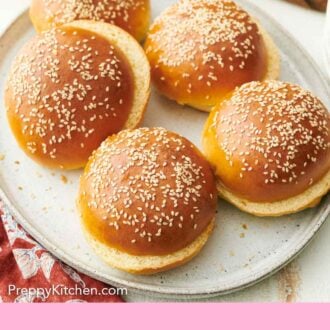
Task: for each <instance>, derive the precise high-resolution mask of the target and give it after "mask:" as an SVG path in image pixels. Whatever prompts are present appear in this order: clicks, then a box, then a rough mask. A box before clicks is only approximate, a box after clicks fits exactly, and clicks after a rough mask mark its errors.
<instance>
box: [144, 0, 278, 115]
mask: <svg viewBox="0 0 330 330" xmlns="http://www.w3.org/2000/svg"><path fill="white" fill-rule="evenodd" d="M144 48H145V51H146V54H147V57H148V59H149V62H150V64H151V73H152V80H153V83H154V84H155V86H156V87H157V89H158V90H159V91H160V92H161V93H162V94H164V95H165V96H166V97H168V98H170V99H172V100H175V101H177V102H178V103H180V104H187V105H190V106H192V107H195V108H197V109H199V110H204V111H210V110H211V108H212V107H213V106H214V105H216V104H217V103H218V102H219V101H220V100H221V99H222V98H223V97H225V95H226V94H228V93H229V92H231V91H233V89H235V87H237V86H240V85H242V84H243V83H246V82H250V81H253V80H264V79H277V78H278V75H279V55H278V51H277V48H276V46H275V45H274V43H273V41H272V39H271V37H270V36H269V35H268V34H267V33H266V32H265V31H264V30H263V29H262V28H259V27H258V25H257V24H256V23H255V22H254V21H253V20H252V19H251V17H250V16H249V15H248V14H247V13H246V12H245V11H244V10H243V9H241V8H240V7H238V6H237V5H236V4H235V3H234V2H232V1H228V0H211V1H210V0H180V1H179V2H178V3H176V4H174V5H172V6H171V7H169V8H168V9H167V10H166V11H165V12H163V14H161V15H160V16H159V17H158V18H157V19H156V21H155V22H154V23H153V25H152V26H151V28H150V30H149V33H148V36H147V39H146V43H145V46H144Z"/></svg>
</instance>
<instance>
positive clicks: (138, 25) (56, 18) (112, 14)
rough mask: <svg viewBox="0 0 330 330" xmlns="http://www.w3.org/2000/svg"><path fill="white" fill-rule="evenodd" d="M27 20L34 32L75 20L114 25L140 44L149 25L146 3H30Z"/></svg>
mask: <svg viewBox="0 0 330 330" xmlns="http://www.w3.org/2000/svg"><path fill="white" fill-rule="evenodd" d="M30 18H31V21H32V23H33V25H34V27H35V29H36V30H37V32H38V33H40V32H44V31H47V30H50V29H52V28H55V27H59V26H61V25H63V24H67V23H71V22H73V21H77V20H92V21H97V22H105V23H110V24H113V25H117V26H119V27H120V28H122V29H123V30H125V31H126V32H128V33H130V34H131V35H132V36H133V37H134V38H136V39H137V40H138V41H142V40H143V39H144V38H145V35H146V33H147V30H148V27H149V23H150V1H149V0H32V3H31V7H30Z"/></svg>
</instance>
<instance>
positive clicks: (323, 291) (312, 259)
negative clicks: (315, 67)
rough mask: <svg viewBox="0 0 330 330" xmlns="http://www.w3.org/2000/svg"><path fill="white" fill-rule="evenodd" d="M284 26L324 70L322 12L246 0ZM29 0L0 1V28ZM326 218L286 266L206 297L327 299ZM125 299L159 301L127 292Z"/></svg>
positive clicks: (273, 0)
mask: <svg viewBox="0 0 330 330" xmlns="http://www.w3.org/2000/svg"><path fill="white" fill-rule="evenodd" d="M250 1H251V2H253V3H254V4H256V5H257V6H260V7H262V8H263V10H264V11H266V12H267V13H268V14H269V15H271V16H272V17H273V18H274V19H276V20H277V21H278V22H279V23H280V24H281V25H282V26H283V27H285V28H286V29H287V30H288V31H289V32H290V33H291V34H292V35H293V36H294V37H296V39H297V40H299V42H300V43H301V44H302V45H303V46H304V48H305V49H306V50H307V51H308V52H309V53H310V54H311V55H312V56H313V58H314V59H315V61H316V62H317V63H318V64H319V65H320V67H321V68H322V69H323V70H324V71H325V69H324V68H325V62H324V55H323V54H324V52H323V45H324V29H325V20H326V18H325V14H322V13H318V12H314V11H311V10H306V9H303V8H299V7H296V6H293V5H290V4H287V3H285V2H282V1H280V0H250ZM29 2H30V1H29V0H10V1H0V32H2V31H4V29H5V28H6V27H7V26H8V25H9V24H10V22H12V21H13V19H14V18H15V17H16V16H17V15H18V14H19V13H20V12H22V11H23V10H24V9H25V8H27V6H28V5H29ZM329 274H330V222H329V221H328V222H327V223H326V224H325V226H324V227H323V228H322V230H321V232H320V233H319V234H318V235H317V237H316V238H315V240H314V241H313V242H312V243H311V245H310V246H309V247H308V248H307V249H306V250H305V251H304V252H303V253H302V254H301V255H300V256H299V257H298V258H297V259H296V260H295V261H294V262H293V263H291V264H290V265H289V266H287V267H286V268H285V269H284V270H282V271H281V272H279V273H278V274H276V275H274V276H273V277H271V278H269V279H267V280H265V281H263V282H262V283H260V284H258V285H256V286H254V287H251V288H249V289H246V290H244V291H241V292H237V293H235V294H231V295H228V296H225V297H216V298H212V299H209V300H208V301H228V302H232V301H234V302H237V301H242V302H246V301H250V302H265V301H266V302H282V301H297V302H330V276H329ZM126 299H127V300H128V301H135V302H137V301H159V300H160V299H159V298H152V297H148V296H145V295H141V294H136V293H133V292H131V293H130V294H129V296H128V297H127V298H126Z"/></svg>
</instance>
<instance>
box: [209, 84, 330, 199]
mask: <svg viewBox="0 0 330 330" xmlns="http://www.w3.org/2000/svg"><path fill="white" fill-rule="evenodd" d="M203 139H204V149H205V153H206V155H207V158H208V159H209V160H210V161H211V163H212V164H213V165H214V166H215V168H216V172H217V176H218V178H219V179H220V181H221V183H222V184H223V185H224V186H225V187H226V188H228V189H229V190H231V191H232V192H233V193H235V194H237V195H238V196H241V197H244V198H246V199H248V200H250V201H253V202H274V201H278V200H284V199H287V198H289V197H293V196H296V195H298V194H300V193H302V192H304V191H305V190H306V189H307V188H308V187H310V186H311V185H313V184H314V183H316V182H317V181H319V180H320V179H322V178H323V177H324V176H325V175H326V174H327V173H328V171H329V170H330V116H329V112H328V110H327V109H326V108H325V106H324V105H323V104H322V102H321V101H320V100H319V99H318V98H317V97H315V96H314V95H312V94H311V93H310V92H308V91H306V90H304V89H302V88H301V87H299V86H297V85H293V84H290V83H285V82H280V81H265V82H262V83H261V82H252V83H248V84H245V85H243V86H241V87H240V88H238V89H237V90H236V91H235V92H234V93H233V94H232V96H231V97H228V99H226V100H225V101H224V102H223V103H222V104H221V105H220V106H219V107H217V108H216V109H215V110H214V111H213V113H212V114H211V116H210V119H209V121H208V124H207V126H206V130H205V132H204V138H203Z"/></svg>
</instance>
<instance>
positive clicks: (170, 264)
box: [83, 219, 214, 275]
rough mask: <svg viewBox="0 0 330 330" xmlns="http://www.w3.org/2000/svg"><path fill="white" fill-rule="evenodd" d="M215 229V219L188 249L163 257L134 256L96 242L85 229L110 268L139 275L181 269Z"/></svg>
mask: <svg viewBox="0 0 330 330" xmlns="http://www.w3.org/2000/svg"><path fill="white" fill-rule="evenodd" d="M213 228H214V219H213V220H212V222H211V223H210V224H209V225H208V227H207V228H206V229H205V231H204V232H203V233H202V234H201V235H200V236H199V237H197V239H196V240H195V241H194V242H192V243H191V244H190V245H188V246H187V247H185V248H183V249H182V250H179V251H176V252H174V253H171V254H168V255H162V256H134V255H132V254H128V253H125V252H122V251H120V250H117V249H115V248H111V247H109V246H107V245H105V244H103V243H101V242H100V241H98V240H96V239H95V238H94V237H93V236H92V235H91V234H90V233H89V232H88V231H87V230H86V229H85V228H83V230H84V234H85V236H86V239H87V241H88V242H89V244H90V245H91V247H92V248H93V250H94V251H95V253H97V254H98V255H100V256H101V258H102V259H103V260H104V261H105V262H106V263H107V264H109V265H110V266H112V267H115V268H118V269H120V270H123V271H125V272H128V273H132V274H137V275H152V274H156V273H160V272H164V271H167V270H170V269H173V268H176V267H179V266H181V265H183V264H185V263H187V262H189V261H190V260H191V259H193V258H194V257H195V256H196V255H197V254H198V253H199V252H200V251H201V249H202V248H203V247H204V245H205V244H206V242H207V240H208V239H209V237H210V235H211V234H212V231H213Z"/></svg>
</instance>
